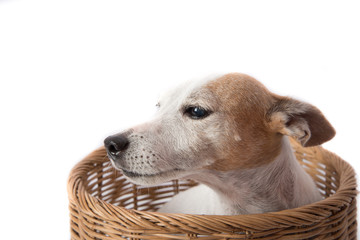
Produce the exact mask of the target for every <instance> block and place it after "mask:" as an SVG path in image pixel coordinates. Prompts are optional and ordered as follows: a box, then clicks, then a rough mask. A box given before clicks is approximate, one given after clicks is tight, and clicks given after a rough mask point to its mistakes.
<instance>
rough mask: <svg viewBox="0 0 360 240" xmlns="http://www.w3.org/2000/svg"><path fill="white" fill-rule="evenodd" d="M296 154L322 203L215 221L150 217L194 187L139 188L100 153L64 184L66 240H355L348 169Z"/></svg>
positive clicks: (330, 158) (316, 155)
mask: <svg viewBox="0 0 360 240" xmlns="http://www.w3.org/2000/svg"><path fill="white" fill-rule="evenodd" d="M292 144H293V147H294V149H295V150H296V156H297V158H298V160H299V162H300V163H301V164H302V166H303V167H304V168H305V169H306V171H307V172H308V173H309V174H310V175H311V176H312V177H313V179H314V180H315V181H316V183H317V186H318V188H319V189H320V191H321V192H322V194H323V196H324V197H325V199H324V200H322V201H320V202H317V203H314V204H311V205H307V206H303V207H300V208H296V209H290V210H284V211H281V212H274V213H267V214H252V215H236V216H220V215H190V214H164V213H157V212H154V211H155V210H156V209H157V208H158V207H159V206H160V205H162V204H163V203H164V202H166V201H168V200H169V199H170V198H171V197H172V196H173V195H174V194H176V193H178V192H179V191H183V190H185V189H188V188H189V187H192V186H194V185H195V183H194V182H192V181H177V180H176V181H172V182H168V183H165V184H163V185H161V186H157V187H152V188H144V187H140V186H136V185H133V184H131V183H130V182H128V181H127V180H126V179H125V178H124V177H123V176H122V175H121V174H120V173H119V172H116V171H114V170H113V168H112V167H111V166H110V164H109V160H108V159H107V157H106V152H105V150H104V148H101V149H99V150H96V151H94V152H93V153H92V154H90V155H89V156H87V157H86V158H85V159H84V160H82V161H81V162H80V163H79V164H77V165H76V166H75V167H74V169H73V170H72V172H71V174H70V178H69V182H68V193H69V201H70V223H71V237H72V239H198V238H199V239H204V240H205V239H206V240H207V239H356V234H357V222H356V194H357V191H356V179H355V173H354V170H353V169H352V167H351V166H350V165H349V164H347V163H346V162H345V161H343V160H342V159H340V158H339V157H338V156H336V155H335V154H333V153H330V152H329V151H327V150H325V149H323V148H321V147H312V148H302V147H301V146H300V145H298V144H297V143H295V142H294V141H292Z"/></svg>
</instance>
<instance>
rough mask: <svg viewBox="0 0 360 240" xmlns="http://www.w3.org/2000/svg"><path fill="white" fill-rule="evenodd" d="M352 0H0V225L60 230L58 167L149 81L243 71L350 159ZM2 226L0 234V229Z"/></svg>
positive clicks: (112, 128)
mask: <svg viewBox="0 0 360 240" xmlns="http://www.w3.org/2000/svg"><path fill="white" fill-rule="evenodd" d="M359 13H360V7H359V1H345V0H344V1H313V0H311V1H304V0H303V1H256V0H252V1H226V0H222V1H210V0H207V1H194V0H191V1H185V0H182V1H169V0H166V1H157V0H152V1H138V0H132V1H126V2H125V1H119V0H117V1H113V0H101V1H94V0H86V1H85V0H84V1H82V0H61V1H60V0H59V1H55V0H43V1H41V0H32V1H21V0H0V113H1V117H0V161H1V173H0V178H1V181H0V183H1V191H0V196H1V197H0V201H1V204H0V208H1V213H0V216H1V217H0V220H1V221H2V223H1V229H2V231H1V238H2V239H68V238H69V237H70V235H69V234H70V233H69V217H68V201H67V192H66V181H67V177H68V174H69V172H70V170H71V168H72V167H73V166H74V165H75V164H76V163H77V162H78V161H79V160H81V159H82V158H83V157H85V156H86V155H87V154H88V153H90V152H91V151H92V150H94V149H95V148H97V147H99V146H101V145H102V141H103V139H104V138H105V137H106V136H108V135H109V134H112V133H115V132H117V131H120V130H122V129H125V128H126V127H128V126H131V125H134V124H136V123H139V122H142V121H144V119H146V118H148V117H150V116H151V115H152V114H153V112H154V111H155V104H156V100H157V97H158V96H159V93H160V92H161V91H162V90H164V89H166V88H168V87H169V86H172V85H174V84H175V83H179V82H181V81H184V80H188V79H193V78H197V77H204V76H207V75H209V74H212V73H219V72H220V73H222V72H223V73H227V72H244V73H248V74H250V75H252V76H254V77H256V78H257V79H259V80H260V81H262V82H263V83H264V84H265V85H266V86H268V87H269V88H270V89H271V90H273V91H274V92H276V93H279V94H283V95H288V96H292V97H296V98H298V99H302V100H305V101H308V102H310V103H312V104H314V105H316V106H317V107H318V108H320V109H321V110H322V111H323V113H324V114H325V115H326V116H327V118H328V119H329V121H330V122H331V123H332V124H333V126H334V127H335V128H336V130H337V136H336V137H335V138H334V139H333V140H331V141H330V142H329V143H326V144H325V145H324V146H325V147H326V148H328V149H329V150H331V151H334V152H336V153H337V154H338V155H340V156H341V157H342V158H344V159H346V160H347V161H348V162H350V163H351V164H352V165H353V166H354V167H355V169H356V170H357V171H358V172H359V170H360V163H359V144H358V138H359V135H360V130H359V116H360V115H359V107H358V105H359V103H360V97H359V95H360V93H359V90H360V88H359V85H358V84H359V80H360V72H359V67H360V35H359V33H360V31H359V30H360V14H359ZM4 234H5V236H4Z"/></svg>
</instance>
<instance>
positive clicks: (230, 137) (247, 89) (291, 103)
mask: <svg viewBox="0 0 360 240" xmlns="http://www.w3.org/2000/svg"><path fill="white" fill-rule="evenodd" d="M158 107H159V109H158V112H157V114H156V116H155V117H154V119H153V120H152V121H150V122H147V123H144V124H142V125H139V126H135V127H133V128H131V129H128V130H126V131H124V132H122V133H119V134H116V135H112V136H110V137H108V138H106V139H105V147H106V149H107V152H108V156H109V158H110V160H111V161H112V163H113V165H114V166H115V168H117V169H119V170H121V171H122V172H123V174H124V175H125V176H127V177H128V178H129V179H130V180H131V181H132V182H134V183H137V184H142V185H153V184H160V183H162V182H165V181H169V180H172V179H178V178H185V177H187V176H190V175H194V174H196V172H197V171H201V170H203V169H213V170H215V171H229V170H233V169H239V168H243V169H245V168H256V167H259V166H261V165H264V164H267V163H269V162H271V161H273V160H274V159H275V158H276V156H277V155H278V154H279V151H280V148H281V139H282V137H283V136H284V135H288V136H292V137H294V138H297V139H298V140H299V141H300V142H301V143H302V144H303V145H304V146H313V145H318V144H321V143H323V142H325V141H327V140H330V139H331V138H332V137H333V136H334V135H335V131H334V129H333V128H332V126H331V125H330V123H329V122H328V121H327V120H326V118H325V117H324V116H323V114H322V113H321V112H320V111H319V110H318V109H317V108H316V107H314V106H312V105H310V104H307V103H304V102H300V101H297V100H295V99H291V98H287V97H282V96H278V95H276V94H273V93H271V92H270V91H268V90H267V89H266V88H265V87H264V86H263V85H262V84H261V83H260V82H258V81H257V80H255V79H253V78H251V77H250V76H247V75H244V74H237V73H233V74H227V75H224V76H222V77H219V78H216V79H212V80H209V81H206V82H200V83H199V82H198V83H191V84H184V85H182V86H180V87H179V88H177V89H175V90H173V91H171V92H169V93H168V94H167V95H165V96H164V97H163V98H162V99H160V101H159V104H158Z"/></svg>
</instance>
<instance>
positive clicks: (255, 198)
mask: <svg viewBox="0 0 360 240" xmlns="http://www.w3.org/2000/svg"><path fill="white" fill-rule="evenodd" d="M190 178H191V179H193V180H196V181H198V182H200V183H203V184H205V185H207V186H209V187H210V188H212V189H213V190H214V191H215V192H216V193H217V195H218V197H219V198H220V200H221V202H222V204H223V205H224V206H222V208H223V209H225V211H226V212H227V213H228V214H248V213H261V212H272V211H280V210H284V209H288V208H294V207H298V206H301V205H304V204H308V203H311V202H314V201H317V200H320V199H321V196H320V194H319V192H318V191H317V190H316V187H315V185H314V183H313V181H312V180H311V178H310V176H309V175H307V174H306V173H305V171H304V169H303V168H302V167H301V166H300V165H299V163H298V162H297V160H296V157H295V155H294V150H293V149H292V147H291V145H290V142H289V139H288V138H287V137H283V138H282V145H281V151H280V153H279V155H278V156H277V157H276V158H275V159H274V160H273V161H272V162H270V163H268V164H266V165H262V166H260V167H256V168H250V169H234V170H231V171H224V172H221V171H217V170H212V169H204V170H201V171H200V174H199V173H197V174H192V175H191V176H190Z"/></svg>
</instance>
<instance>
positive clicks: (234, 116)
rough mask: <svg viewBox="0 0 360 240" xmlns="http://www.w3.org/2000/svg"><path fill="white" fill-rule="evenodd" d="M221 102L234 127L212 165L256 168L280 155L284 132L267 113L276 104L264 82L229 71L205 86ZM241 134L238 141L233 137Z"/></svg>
mask: <svg viewBox="0 0 360 240" xmlns="http://www.w3.org/2000/svg"><path fill="white" fill-rule="evenodd" d="M206 88H208V89H209V90H210V91H211V92H212V93H213V94H214V96H216V97H217V100H218V102H219V105H220V109H219V111H221V112H222V113H223V114H224V115H225V116H226V119H225V121H227V122H228V123H229V124H228V125H229V126H230V128H232V129H228V130H227V131H228V132H227V135H228V136H227V137H228V138H227V139H226V140H225V144H224V146H223V148H224V149H221V152H222V154H221V156H219V159H217V160H216V162H215V163H214V164H213V165H211V166H210V167H209V168H211V169H216V170H220V171H227V170H231V169H237V168H254V167H258V166H260V165H263V164H266V163H269V162H271V161H273V160H274V159H275V157H276V156H277V155H278V154H279V151H280V147H281V136H282V135H281V134H279V133H277V132H274V131H273V130H271V129H270V128H269V127H268V125H267V123H266V121H265V116H266V113H267V111H268V109H269V108H270V107H271V106H272V104H273V103H274V98H273V94H272V93H271V92H269V91H268V90H267V89H266V88H265V86H264V85H262V84H261V83H260V82H258V81H257V80H255V79H254V78H252V77H250V76H247V75H245V74H237V73H233V74H227V75H225V76H222V77H220V78H218V79H216V80H215V81H211V82H209V83H208V84H207V85H206ZM236 135H238V136H240V138H241V140H240V141H238V140H236V137H234V136H236Z"/></svg>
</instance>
